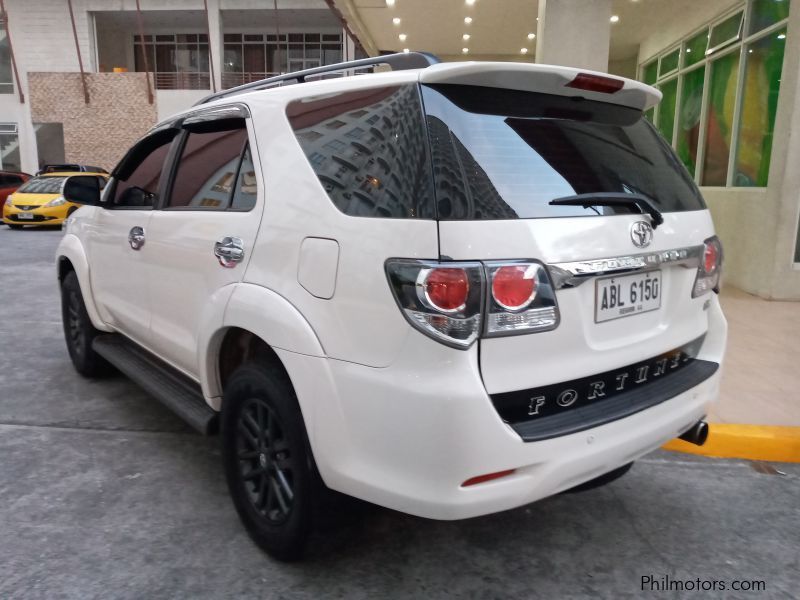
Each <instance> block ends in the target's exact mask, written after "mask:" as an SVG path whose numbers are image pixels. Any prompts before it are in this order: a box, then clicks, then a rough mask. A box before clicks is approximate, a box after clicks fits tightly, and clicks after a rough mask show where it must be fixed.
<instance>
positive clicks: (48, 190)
mask: <svg viewBox="0 0 800 600" xmlns="http://www.w3.org/2000/svg"><path fill="white" fill-rule="evenodd" d="M64 180H66V177H34V178H33V179H29V180H28V181H27V182H26V183H25V184H24V185H22V186H20V187H19V189H17V192H18V193H20V194H60V193H61V188H62V187H64Z"/></svg>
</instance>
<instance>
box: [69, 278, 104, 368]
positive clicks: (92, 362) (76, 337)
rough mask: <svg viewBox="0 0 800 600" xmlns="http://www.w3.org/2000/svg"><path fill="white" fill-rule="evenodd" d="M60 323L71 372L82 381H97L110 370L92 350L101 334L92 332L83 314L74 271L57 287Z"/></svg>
mask: <svg viewBox="0 0 800 600" xmlns="http://www.w3.org/2000/svg"><path fill="white" fill-rule="evenodd" d="M61 320H62V323H63V325H64V339H65V340H66V342H67V351H68V352H69V357H70V359H72V364H73V365H74V367H75V370H76V371H78V373H80V374H81V375H83V376H84V377H98V376H100V375H104V374H105V373H107V372H108V371H109V370H110V365H109V363H108V362H106V360H105V359H104V358H103V357H102V356H100V355H99V354H97V352H95V351H94V350H93V349H92V341H93V340H94V338H95V337H97V336H98V335H99V334H100V333H101V332H100V330H98V329H95V327H94V325H92V321H91V320H90V319H89V313H87V312H86V304H84V302H83V294H81V286H80V284H79V283H78V276H77V275H76V274H75V271H70V272H69V273H67V275H66V277H64V281H63V282H62V283H61Z"/></svg>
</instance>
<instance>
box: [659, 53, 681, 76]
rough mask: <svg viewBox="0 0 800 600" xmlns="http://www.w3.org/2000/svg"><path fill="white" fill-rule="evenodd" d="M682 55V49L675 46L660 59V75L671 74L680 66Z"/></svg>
mask: <svg viewBox="0 0 800 600" xmlns="http://www.w3.org/2000/svg"><path fill="white" fill-rule="evenodd" d="M680 56H681V49H680V48H675V50H673V51H672V52H670V53H669V54H665V55H664V56H662V57H661V59H660V60H659V61H658V77H659V79H660V78H661V77H664V76H665V75H669V74H670V73H672V72H673V71H675V70H676V69H677V68H678V60H679V59H680Z"/></svg>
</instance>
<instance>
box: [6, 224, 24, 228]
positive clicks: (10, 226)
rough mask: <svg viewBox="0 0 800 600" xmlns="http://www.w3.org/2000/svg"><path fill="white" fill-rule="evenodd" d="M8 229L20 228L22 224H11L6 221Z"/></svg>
mask: <svg viewBox="0 0 800 600" xmlns="http://www.w3.org/2000/svg"><path fill="white" fill-rule="evenodd" d="M7 225H8V228H9V229H22V225H12V224H11V223H7Z"/></svg>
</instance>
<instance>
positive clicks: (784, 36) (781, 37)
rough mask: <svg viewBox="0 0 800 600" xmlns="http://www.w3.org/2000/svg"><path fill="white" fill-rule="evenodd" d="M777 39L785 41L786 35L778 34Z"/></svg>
mask: <svg viewBox="0 0 800 600" xmlns="http://www.w3.org/2000/svg"><path fill="white" fill-rule="evenodd" d="M778 39H779V40H785V39H786V34H785V33H781V34H778Z"/></svg>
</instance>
